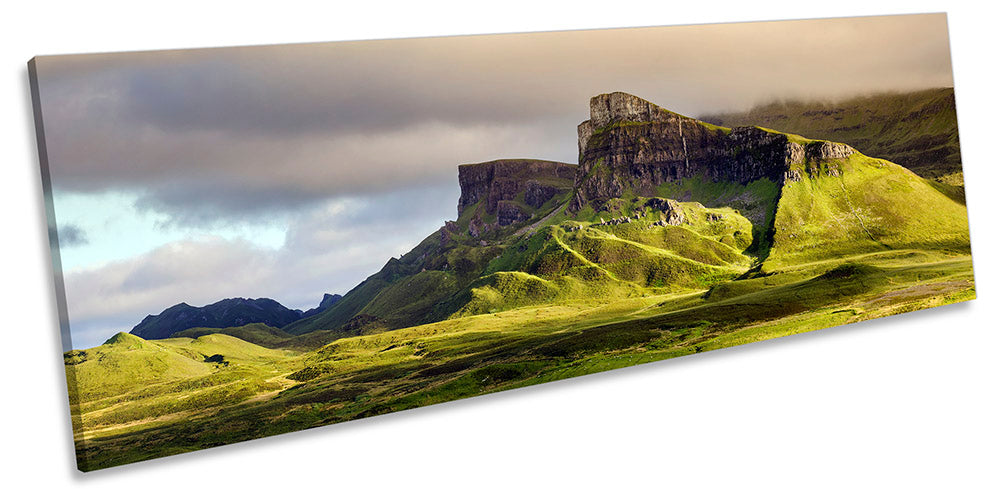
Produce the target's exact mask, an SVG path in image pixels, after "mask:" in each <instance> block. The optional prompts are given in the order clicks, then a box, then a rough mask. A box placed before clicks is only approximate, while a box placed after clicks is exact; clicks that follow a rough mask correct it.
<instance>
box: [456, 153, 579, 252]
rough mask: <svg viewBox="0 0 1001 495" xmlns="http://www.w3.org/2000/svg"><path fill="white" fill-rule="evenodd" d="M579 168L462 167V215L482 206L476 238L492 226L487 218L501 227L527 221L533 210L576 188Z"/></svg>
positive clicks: (532, 163)
mask: <svg viewBox="0 0 1001 495" xmlns="http://www.w3.org/2000/svg"><path fill="white" fill-rule="evenodd" d="M576 168H577V167H575V166H574V165H571V164H569V163H560V162H551V161H546V160H519V159H514V160H494V161H490V162H484V163H474V164H467V165H460V166H459V187H460V189H461V191H462V194H461V195H460V197H459V215H460V216H462V214H463V212H464V211H466V209H467V208H469V207H471V206H474V205H476V204H477V203H481V204H482V211H481V212H477V213H479V215H477V216H476V218H474V221H473V222H472V224H471V231H470V233H471V234H473V235H474V237H475V236H476V234H477V232H478V231H479V230H480V229H482V228H483V227H488V226H489V224H490V223H492V222H490V221H487V220H486V219H484V217H487V218H493V217H496V221H495V222H496V224H497V225H499V226H506V225H510V224H513V223H518V222H522V221H525V220H527V219H529V218H531V216H532V213H533V210H537V209H539V208H540V207H542V206H543V205H544V204H546V203H547V202H549V200H551V199H552V198H553V197H555V196H556V195H558V194H563V193H566V192H568V191H569V190H570V189H571V187H573V180H574V176H575V171H576Z"/></svg>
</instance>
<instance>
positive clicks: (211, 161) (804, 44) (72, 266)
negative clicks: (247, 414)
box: [37, 15, 952, 348]
mask: <svg viewBox="0 0 1001 495" xmlns="http://www.w3.org/2000/svg"><path fill="white" fill-rule="evenodd" d="M37 74H38V78H39V90H40V97H41V103H42V115H43V119H44V124H45V133H46V144H47V148H48V156H49V164H50V170H51V176H52V185H53V199H54V203H55V217H56V221H57V225H58V232H59V236H60V241H61V242H62V246H61V249H60V253H61V256H62V261H63V269H64V275H65V280H66V291H67V293H66V296H67V302H68V309H69V317H70V328H71V332H72V336H73V342H72V347H74V348H86V347H91V346H94V345H98V344H100V343H101V342H103V341H104V340H105V339H107V338H108V337H110V336H111V335H113V334H114V333H115V332H118V331H128V330H130V329H131V328H132V326H134V325H135V324H136V323H138V322H139V321H140V320H141V319H142V318H143V317H145V316H146V315H147V314H151V313H152V314H156V313H159V312H160V311H162V310H163V309H164V308H166V307H169V306H171V305H173V304H176V303H178V302H181V301H184V302H187V303H189V304H192V305H196V306H201V305H204V304H209V303H212V302H214V301H216V300H219V299H222V298H226V297H237V296H239V297H271V298H274V299H276V300H278V301H279V302H281V303H283V304H285V305H287V306H290V307H295V308H303V309H305V308H309V307H312V306H315V305H316V304H317V303H319V301H320V298H321V296H322V294H323V293H324V292H331V293H334V292H336V293H341V294H343V293H345V292H346V291H348V290H350V289H351V288H352V287H353V286H355V285H356V284H358V283H359V282H360V281H361V280H363V279H364V278H365V277H366V276H368V275H370V274H371V273H373V272H375V271H376V270H378V269H379V268H380V267H381V266H382V265H383V264H385V262H386V260H387V259H388V258H389V257H390V256H399V255H400V254H403V253H405V252H406V251H408V250H409V249H410V248H412V247H413V246H414V245H416V244H417V243H418V242H419V241H420V240H421V239H423V238H424V237H425V236H427V235H429V234H431V233H432V232H434V231H435V230H436V229H437V228H438V227H439V226H440V225H442V224H443V223H444V221H445V220H448V219H454V218H455V216H456V211H455V208H456V202H457V200H458V195H459V190H458V184H457V178H456V177H457V171H456V166H457V165H458V164H461V163H473V162H481V161H486V160H491V159H495V158H517V157H531V158H543V159H550V160H559V161H566V162H575V161H576V159H577V147H576V142H577V141H576V125H577V124H578V123H579V122H581V121H583V120H585V119H587V117H588V115H587V110H588V100H589V98H590V97H591V96H593V95H596V94H599V93H607V92H611V91H626V92H629V93H632V94H635V95H637V96H640V97H642V98H645V99H648V100H650V101H652V102H654V103H657V104H659V105H661V106H663V107H666V108H668V109H671V110H674V111H677V112H679V113H683V114H687V115H696V116H697V115H701V114H706V113H711V112H718V111H724V110H741V109H746V108H749V107H751V106H753V105H755V104H759V103H765V102H768V101H772V100H775V99H804V98H809V99H836V98H841V97H846V96H853V95H857V94H864V93H874V92H882V91H890V90H913V89H923V88H929V87H944V86H952V70H951V64H950V57H949V44H948V35H947V32H946V20H945V16H944V15H911V16H892V17H868V18H854V19H833V20H817V21H784V22H765V23H740V24H724V25H706V26H682V27H666V28H642V29H616V30H597V31H574V32H556V33H533V34H511V35H490V36H472V37H447V38H424V39H406V40H385V41H364V42H339V43H315V44H299V45H281V46H259V47H241V48H218V49H200V50H174V51H161V52H132V53H115V54H98V55H69V56H47V57H40V58H38V59H37ZM65 345H66V346H67V347H69V343H65Z"/></svg>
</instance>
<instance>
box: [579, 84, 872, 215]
mask: <svg viewBox="0 0 1001 495" xmlns="http://www.w3.org/2000/svg"><path fill="white" fill-rule="evenodd" d="M590 110H591V118H590V120H587V121H585V122H583V123H581V124H580V125H579V126H578V127H577V132H578V146H579V150H578V151H579V157H580V166H579V167H578V168H577V175H576V177H575V184H574V188H575V193H574V198H573V200H572V201H571V203H570V205H569V211H571V212H573V211H579V210H581V209H583V208H584V207H586V206H587V205H589V204H590V205H591V206H593V207H597V206H598V205H599V204H600V203H602V202H604V201H605V200H607V199H610V198H615V197H619V196H621V195H622V193H623V192H624V191H625V190H627V189H628V190H631V191H632V192H634V193H635V194H638V195H645V196H655V195H656V189H657V186H659V185H660V184H663V183H665V182H671V181H678V180H681V179H685V178H700V179H703V180H709V181H714V182H720V181H727V182H737V183H741V184H746V183H748V182H752V181H755V180H758V179H762V178H767V179H770V180H774V181H776V182H779V181H782V180H783V178H785V177H786V172H787V171H789V170H790V167H792V166H794V165H796V164H808V163H810V162H811V161H822V160H831V159H836V158H845V157H847V156H849V155H851V154H852V153H854V152H855V150H854V149H852V148H851V147H849V146H847V145H843V144H839V143H830V142H826V141H809V140H805V139H794V138H792V137H790V136H789V135H787V134H783V133H779V132H774V131H769V130H767V129H762V128H759V127H736V128H733V129H727V128H724V127H718V126H714V125H711V124H707V123H705V122H702V121H699V120H697V119H693V118H690V117H685V116H683V115H679V114H676V113H674V112H670V111H668V110H665V109H663V108H660V107H658V106H657V105H654V104H652V103H650V102H648V101H646V100H643V99H641V98H638V97H636V96H633V95H630V94H626V93H611V94H603V95H598V96H595V97H594V98H591V109H590ZM827 170H828V171H829V169H827ZM807 171H808V172H811V173H813V170H810V169H809V168H807Z"/></svg>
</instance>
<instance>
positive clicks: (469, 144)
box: [29, 14, 975, 471]
mask: <svg viewBox="0 0 1001 495" xmlns="http://www.w3.org/2000/svg"><path fill="white" fill-rule="evenodd" d="M29 75H30V79H31V87H32V95H33V99H34V108H35V119H36V124H37V133H38V140H39V155H40V159H41V172H42V177H43V185H44V187H45V199H46V202H47V207H48V215H49V229H50V230H49V231H50V238H51V240H52V252H53V263H54V268H55V273H56V278H57V280H56V285H57V292H58V297H57V300H58V310H59V312H60V321H61V330H62V332H63V342H64V351H65V353H64V361H65V369H66V378H67V385H68V392H69V402H70V410H71V414H72V419H73V434H74V442H75V446H76V454H77V462H78V466H79V468H80V469H81V470H84V471H89V470H96V469H102V468H107V467H111V466H118V465H122V464H128V463H132V462H136V461H142V460H147V459H153V458H158V457H163V456H168V455H173V454H178V453H184V452H190V451H195V450H199V449H204V448H207V447H213V446H219V445H225V444H231V443H234V442H240V441H244V440H250V439H255V438H260V437H264V436H269V435H275V434H279V433H284V432H291V431H297V430H303V429H306V428H312V427H317V426H323V425H329V424H332V423H338V422H343V421H349V420H352V419H357V418H364V417H368V416H373V415H379V414H385V413H391V412H394V411H401V410H405V409H410V408H414V407H419V406H424V405H429V404H436V403H441V402H445V401H451V400H454V399H461V398H465V397H472V396H477V395H481V394H486V393H490V392H494V391H500V390H509V389H513V388H518V387H524V386H528V385H533V384H540V383H546V382H551V381H554V380H559V379H563V378H569V377H574V376H579V375H585V374H589V373H595V372H600V371H605V370H611V369H615V368H621V367H625V366H631V365H636V364H641V363H648V362H652V361H658V360H663V359H668V358H674V357H679V356H686V355H691V354H697V353H702V352H708V351H712V350H714V349H720V348H725V347H730V346H735V345H739V344H745V343H751V342H757V341H762V340H766V339H772V338H776V337H782V336H788V335H792V334H797V333H801V332H807V331H811V330H817V329H822V328H828V327H833V326H837V325H844V324H850V323H854V322H859V321H862V320H867V319H872V318H877V317H881V316H889V315H894V314H898V313H902V312H908V311H914V310H919V309H925V308H931V307H935V306H941V305H944V304H949V303H954V302H958V301H964V300H969V299H973V298H974V297H975V292H974V278H973V266H972V263H971V257H970V235H969V230H968V225H967V210H966V204H965V197H964V188H963V171H962V167H961V161H960V149H959V136H958V130H957V123H956V122H957V121H956V105H955V98H954V95H953V79H952V69H951V62H950V52H949V43H948V32H947V23H946V17H945V15H944V14H929V15H904V16H883V17H865V18H838V19H818V20H803V21H782V22H754V23H739V24H724V25H701V26H675V27H656V28H637V29H608V30H593V31H568V32H550V33H524V34H505V35H486V36H463V37H442V38H424V39H401V40H381V41H363V42H336V43H312V44H293V45H276V46H256V47H231V48H207V49H194V50H171V51H153V52H123V53H107V54H83V55H65V56H40V57H37V58H35V59H34V60H32V61H31V62H30V63H29ZM814 344H815V345H823V343H822V342H820V341H817V342H815V343H814ZM814 344H811V345H814Z"/></svg>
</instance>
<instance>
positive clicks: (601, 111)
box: [282, 93, 969, 336]
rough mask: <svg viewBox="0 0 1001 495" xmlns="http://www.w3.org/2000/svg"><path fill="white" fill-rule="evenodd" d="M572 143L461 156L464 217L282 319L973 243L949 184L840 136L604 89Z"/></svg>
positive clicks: (477, 303)
mask: <svg viewBox="0 0 1001 495" xmlns="http://www.w3.org/2000/svg"><path fill="white" fill-rule="evenodd" d="M578 151H579V156H580V160H579V161H580V164H579V166H574V165H572V164H565V163H556V162H544V161H540V160H524V159H523V160H498V161H492V162H486V163H479V164H470V165H461V166H460V167H459V185H460V187H461V196H460V198H459V204H458V213H459V215H458V218H457V219H456V220H455V221H450V222H446V224H445V226H443V227H442V228H441V229H439V230H438V231H437V232H435V233H434V234H432V235H431V236H429V237H428V238H426V239H425V240H424V241H423V242H421V243H420V244H419V245H418V246H417V247H416V248H414V249H413V250H412V251H411V252H409V253H407V254H406V255H404V256H402V257H401V258H399V259H396V258H393V259H390V260H389V261H388V262H387V263H386V265H385V266H384V267H383V268H382V270H380V271H379V272H378V273H376V274H374V275H372V276H371V277H369V278H368V279H366V280H365V281H364V282H362V283H361V284H359V285H358V286H357V287H355V288H354V289H352V290H351V291H349V292H348V293H347V294H346V295H345V296H344V298H343V299H342V300H341V301H340V302H339V303H338V304H336V305H334V306H333V307H331V308H329V309H327V310H325V311H323V312H321V313H319V314H317V315H314V316H312V317H310V318H304V319H302V320H299V321H296V322H294V323H292V324H290V325H288V326H286V327H284V328H282V330H283V331H285V332H287V333H290V334H293V335H301V334H305V333H308V332H312V331H316V330H329V331H333V332H340V333H341V335H344V336H350V335H363V334H368V333H378V332H382V331H386V330H389V329H393V328H401V327H405V326H411V325H416V324H422V323H430V322H434V321H440V320H444V319H447V318H453V317H457V316H462V315H471V314H479V313H486V312H494V311H501V310H504V309H509V308H514V307H519V306H525V305H532V304H540V303H553V302H558V301H568V300H576V299H585V298H589V299H592V300H596V301H602V300H611V299H615V298H619V297H629V296H635V295H641V294H649V293H665V292H672V291H674V292H677V291H692V290H704V289H706V288H709V287H711V286H713V285H716V284H718V283H720V282H721V281H725V280H729V279H734V278H736V277H738V276H741V275H742V274H751V273H759V274H760V272H761V270H768V269H777V268H779V267H783V266H790V265H793V264H796V263H804V262H811V261H816V260H821V259H827V258H830V257H836V256H842V255H846V254H849V253H855V254H859V253H866V252H876V251H881V250H892V249H907V248H920V247H922V246H928V245H936V246H940V247H941V246H945V247H950V248H955V249H962V247H963V246H964V245H968V243H969V234H968V232H967V229H966V210H965V206H964V205H963V204H962V203H961V201H959V200H957V197H956V196H955V195H954V194H951V193H952V192H953V191H951V190H948V188H947V186H944V185H942V184H937V183H933V182H931V181H928V180H926V179H924V178H921V177H919V176H917V175H915V174H914V173H913V172H911V171H909V170H907V169H905V168H903V167H900V166H899V165H895V164H893V163H891V162H888V161H886V160H882V159H876V158H870V157H868V156H865V155H863V154H862V153H861V152H859V151H857V150H856V149H855V148H853V147H851V146H849V145H846V144H843V143H837V142H831V141H825V140H818V139H808V138H804V137H802V136H799V135H796V134H790V133H784V132H778V131H774V130H771V129H767V128H763V127H753V126H746V127H736V128H727V127H722V126H718V125H714V124H710V123H707V122H703V121H700V120H697V119H694V118H690V117H686V116H683V115H679V114H677V113H674V112H670V111H668V110H665V109H663V108H661V107H659V106H657V105H654V104H653V103H650V102H648V101H646V100H643V99H641V98H638V97H636V96H633V95H629V94H626V93H610V94H603V95H598V96H596V97H594V98H592V99H591V102H590V119H588V120H586V121H584V122H583V123H581V124H580V126H578ZM745 276H746V275H745Z"/></svg>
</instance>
